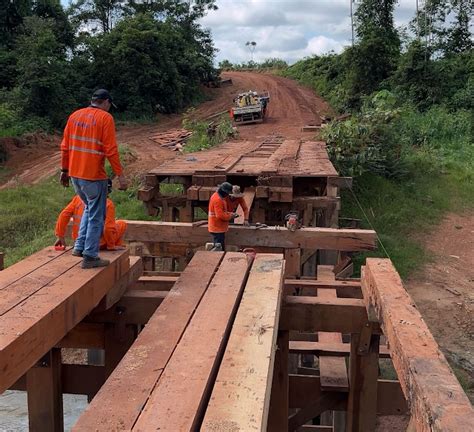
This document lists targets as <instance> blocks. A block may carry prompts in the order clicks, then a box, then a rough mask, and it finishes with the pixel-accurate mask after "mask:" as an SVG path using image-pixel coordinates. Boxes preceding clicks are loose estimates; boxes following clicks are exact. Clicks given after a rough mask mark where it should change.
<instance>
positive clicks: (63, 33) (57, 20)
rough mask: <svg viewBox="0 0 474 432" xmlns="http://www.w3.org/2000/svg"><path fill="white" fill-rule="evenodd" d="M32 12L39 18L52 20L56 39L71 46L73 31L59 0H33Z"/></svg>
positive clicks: (66, 45)
mask: <svg viewBox="0 0 474 432" xmlns="http://www.w3.org/2000/svg"><path fill="white" fill-rule="evenodd" d="M32 12H33V14H34V15H36V16H39V17H41V18H46V19H51V20H53V23H54V33H55V35H56V38H57V40H58V41H59V42H60V43H61V44H63V45H64V46H65V47H69V48H72V46H73V44H74V31H73V28H72V25H71V23H70V22H69V20H68V17H67V14H66V12H65V11H64V8H63V7H62V5H61V2H60V1H59V0H34V1H33V7H32Z"/></svg>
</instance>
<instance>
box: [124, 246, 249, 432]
mask: <svg viewBox="0 0 474 432" xmlns="http://www.w3.org/2000/svg"><path fill="white" fill-rule="evenodd" d="M248 268H249V261H248V260H247V257H246V255H245V254H243V253H237V252H228V253H226V254H225V256H224V258H223V260H222V262H221V265H220V266H219V269H218V270H217V273H216V275H215V276H214V278H213V279H212V281H211V283H210V285H209V288H208V289H207V291H206V293H205V294H204V296H203V298H202V300H201V302H200V303H199V306H198V308H197V310H196V312H195V313H194V316H193V318H192V319H191V321H190V323H189V325H188V327H187V329H186V331H185V332H184V334H183V337H182V338H181V340H180V341H179V343H178V345H177V347H176V349H175V351H174V353H173V355H172V357H171V359H170V361H169V362H168V364H167V365H166V369H165V371H164V372H163V375H162V377H161V378H160V381H159V382H158V384H157V386H156V387H155V389H154V390H153V393H152V394H151V396H150V398H149V399H148V401H147V404H146V405H145V407H144V408H143V411H142V413H141V415H140V417H139V419H138V421H137V422H136V424H135V425H134V427H133V430H134V431H143V432H147V431H150V430H160V431H170V432H171V431H175V430H176V431H188V430H189V431H191V430H197V429H198V428H199V424H200V422H201V421H202V416H203V415H204V410H205V407H206V405H207V401H208V400H209V397H210V393H211V388H212V385H213V384H214V380H215V377H216V375H217V371H218V368H219V364H220V361H221V359H222V355H223V353H224V349H225V345H226V342H227V338H228V336H229V333H230V330H231V328H232V323H233V321H234V316H235V312H236V310H237V307H238V301H239V300H240V296H241V294H242V290H243V288H244V286H245V283H246V281H247V274H248ZM217 305H218V307H216V306H217ZM223 366H224V364H223V365H222V366H221V367H223Z"/></svg>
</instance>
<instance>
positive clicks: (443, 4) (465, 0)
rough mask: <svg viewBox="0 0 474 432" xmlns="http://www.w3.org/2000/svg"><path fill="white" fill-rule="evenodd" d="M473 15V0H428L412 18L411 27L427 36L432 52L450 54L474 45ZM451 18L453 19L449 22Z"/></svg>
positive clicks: (421, 36) (468, 48) (427, 44)
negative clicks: (472, 31)
mask: <svg viewBox="0 0 474 432" xmlns="http://www.w3.org/2000/svg"><path fill="white" fill-rule="evenodd" d="M473 18H474V2H472V0H427V1H426V3H425V7H424V8H423V9H421V10H420V11H419V13H418V16H417V17H415V19H414V20H413V21H412V28H416V29H417V34H418V35H419V37H420V38H423V39H424V40H425V44H426V46H427V47H428V48H429V49H430V51H431V53H434V54H438V55H439V54H442V55H451V54H453V53H460V52H467V51H469V50H470V49H472V48H473V41H472V35H471V31H470V23H471V22H472V20H473ZM448 19H453V20H452V21H451V22H447V21H448Z"/></svg>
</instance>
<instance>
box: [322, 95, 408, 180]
mask: <svg viewBox="0 0 474 432" xmlns="http://www.w3.org/2000/svg"><path fill="white" fill-rule="evenodd" d="M399 117H400V109H398V108H396V107H395V97H394V95H393V94H392V93H390V92H388V91H381V92H379V93H376V94H375V95H374V96H373V97H371V98H368V99H367V100H366V101H365V102H364V106H363V107H362V110H361V112H360V113H359V114H356V115H353V116H352V117H351V118H350V119H349V120H346V121H342V122H339V121H333V122H332V123H330V124H329V125H328V126H327V127H326V128H324V129H323V133H322V135H323V138H324V139H325V140H326V141H327V144H328V153H329V156H330V158H331V160H332V162H333V163H334V165H335V166H336V169H337V170H338V171H339V173H340V174H341V175H348V176H352V177H357V176H360V175H362V174H363V173H365V172H372V173H376V174H378V175H382V176H384V177H388V178H390V177H396V178H399V177H402V176H403V175H404V174H406V167H404V164H403V160H402V158H401V155H402V143H400V142H399V140H398V135H397V131H396V129H397V120H398V119H399Z"/></svg>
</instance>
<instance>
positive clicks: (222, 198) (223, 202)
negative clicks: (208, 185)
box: [208, 182, 239, 250]
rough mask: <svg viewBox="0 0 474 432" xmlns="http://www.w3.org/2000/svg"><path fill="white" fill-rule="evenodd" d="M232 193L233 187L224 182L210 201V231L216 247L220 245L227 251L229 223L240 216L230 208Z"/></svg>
mask: <svg viewBox="0 0 474 432" xmlns="http://www.w3.org/2000/svg"><path fill="white" fill-rule="evenodd" d="M231 192H232V185H231V184H230V183H228V182H224V183H222V184H221V185H220V186H219V188H218V189H217V192H214V193H213V194H212V196H211V199H210V200H209V212H208V230H209V233H210V234H211V236H212V241H213V243H214V247H217V245H218V244H220V245H221V248H222V250H225V233H226V232H227V231H228V230H229V222H230V220H231V219H232V218H235V217H238V216H239V215H238V214H237V213H234V212H233V211H232V210H231V208H230V205H229V201H228V197H229V194H230V193H231Z"/></svg>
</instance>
